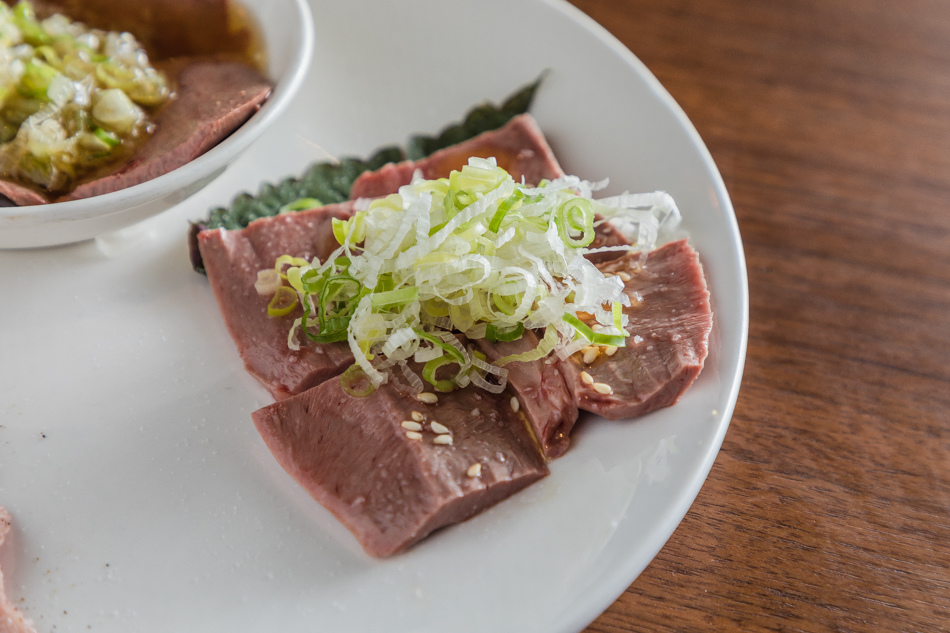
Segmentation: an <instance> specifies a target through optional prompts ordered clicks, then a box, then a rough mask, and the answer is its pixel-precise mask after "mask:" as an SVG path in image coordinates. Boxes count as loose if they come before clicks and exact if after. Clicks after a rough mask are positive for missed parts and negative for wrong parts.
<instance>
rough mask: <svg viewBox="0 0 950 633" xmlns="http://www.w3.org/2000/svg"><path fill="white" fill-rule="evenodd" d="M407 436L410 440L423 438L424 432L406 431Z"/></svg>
mask: <svg viewBox="0 0 950 633" xmlns="http://www.w3.org/2000/svg"><path fill="white" fill-rule="evenodd" d="M406 437H408V438H409V439H410V440H421V439H422V433H416V432H415V431H406Z"/></svg>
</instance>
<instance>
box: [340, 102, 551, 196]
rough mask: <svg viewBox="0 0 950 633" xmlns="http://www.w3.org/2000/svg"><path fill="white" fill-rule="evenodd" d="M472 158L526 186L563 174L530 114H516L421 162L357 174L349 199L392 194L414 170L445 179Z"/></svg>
mask: <svg viewBox="0 0 950 633" xmlns="http://www.w3.org/2000/svg"><path fill="white" fill-rule="evenodd" d="M472 156H477V157H479V158H491V157H494V158H495V159H496V160H497V161H498V166H499V167H501V168H502V169H504V170H505V171H507V172H508V173H509V174H511V176H512V178H514V179H515V181H516V182H520V181H521V179H522V178H524V181H525V182H526V183H528V184H532V185H536V184H538V183H539V182H540V181H541V180H543V179H545V178H547V179H553V178H559V177H561V176H563V175H564V171H563V170H562V169H561V166H560V165H559V164H558V162H557V159H556V158H555V157H554V152H552V151H551V147H550V146H549V145H548V142H547V140H545V138H544V135H543V134H542V133H541V130H540V128H538V124H537V123H536V122H535V120H534V118H533V117H532V116H531V115H530V114H519V115H518V116H516V117H513V118H512V119H511V120H510V121H509V122H508V123H506V124H505V125H503V126H502V127H500V128H498V129H497V130H491V131H489V132H482V133H481V134H479V135H478V136H476V137H474V138H471V139H469V140H467V141H463V142H462V143H459V144H457V145H452V146H451V147H446V148H445V149H442V150H439V151H437V152H435V153H433V154H432V155H431V156H427V157H426V158H423V159H422V160H418V161H414V162H413V161H403V162H401V163H389V164H387V165H384V166H383V167H381V168H380V169H377V170H376V171H371V172H365V173H363V174H360V176H359V177H358V178H357V179H356V181H354V182H353V186H352V187H351V188H350V199H352V200H355V199H357V198H377V197H379V196H385V195H388V194H390V193H396V192H397V191H398V190H399V188H400V187H401V186H403V185H408V184H409V183H410V182H411V181H412V175H413V173H414V172H415V170H417V169H418V170H419V171H421V172H422V176H423V178H426V179H427V180H431V179H434V178H445V177H447V176H448V175H449V174H450V173H451V172H452V171H453V170H460V169H462V167H463V166H465V165H467V164H468V159H469V158H471V157H472Z"/></svg>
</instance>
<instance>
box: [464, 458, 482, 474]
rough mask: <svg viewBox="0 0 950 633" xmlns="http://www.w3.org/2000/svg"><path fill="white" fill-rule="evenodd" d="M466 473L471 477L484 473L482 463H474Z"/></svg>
mask: <svg viewBox="0 0 950 633" xmlns="http://www.w3.org/2000/svg"><path fill="white" fill-rule="evenodd" d="M465 474H466V475H468V476H469V477H478V476H479V475H481V474H482V465H481V464H479V463H478V462H475V463H474V464H472V465H471V466H469V467H468V470H466V471H465Z"/></svg>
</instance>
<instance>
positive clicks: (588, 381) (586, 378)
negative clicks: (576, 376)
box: [581, 371, 594, 385]
mask: <svg viewBox="0 0 950 633" xmlns="http://www.w3.org/2000/svg"><path fill="white" fill-rule="evenodd" d="M581 382H583V383H584V384H585V385H592V384H594V377H593V376H591V375H590V374H588V373H587V372H586V371H582V372H581Z"/></svg>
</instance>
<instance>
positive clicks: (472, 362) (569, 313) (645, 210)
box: [277, 158, 680, 391]
mask: <svg viewBox="0 0 950 633" xmlns="http://www.w3.org/2000/svg"><path fill="white" fill-rule="evenodd" d="M603 185H604V183H596V184H595V183H590V182H587V181H584V180H581V179H580V178H577V177H575V176H566V177H563V178H559V179H557V180H554V181H551V182H547V183H545V184H544V185H543V186H539V187H529V186H526V185H523V184H520V183H516V182H515V181H514V180H513V179H512V178H511V176H510V175H509V174H508V173H507V172H505V171H504V170H503V169H501V168H500V167H498V166H497V164H496V162H495V160H494V159H482V158H470V159H469V161H468V165H467V166H465V167H463V169H462V170H461V171H458V172H452V174H451V175H450V176H449V178H442V179H438V180H431V181H430V180H423V179H421V177H419V176H417V177H416V178H415V179H414V181H413V182H412V183H411V184H409V185H406V186H404V187H402V188H400V190H399V193H398V194H393V195H390V196H387V197H386V198H382V199H378V200H374V201H373V202H371V203H370V204H369V207H368V208H367V209H365V210H362V211H358V212H357V213H356V214H355V215H354V216H353V217H352V218H351V219H349V220H346V221H335V224H334V234H335V235H336V237H337V240H338V241H339V242H340V244H341V247H340V248H339V249H338V250H337V251H336V252H335V253H333V255H331V256H330V258H329V259H328V260H327V261H326V262H322V263H321V262H319V261H317V260H314V261H312V262H309V263H306V262H300V261H299V260H294V261H293V262H291V266H290V267H289V268H287V270H286V272H285V273H284V275H283V276H285V277H286V279H287V280H288V282H289V283H291V284H292V286H293V287H294V289H296V290H297V291H298V293H299V296H300V299H301V305H302V306H303V307H304V310H305V315H304V317H303V318H302V319H298V320H297V321H296V322H295V326H294V330H296V329H297V328H298V327H299V328H300V330H301V332H302V333H303V334H305V335H306V336H308V337H309V338H311V339H313V340H316V341H321V342H328V341H341V342H342V341H346V342H347V343H348V344H349V347H350V349H351V350H352V351H353V354H354V357H355V359H356V364H357V365H358V366H359V368H360V369H361V370H362V371H363V372H364V373H365V375H366V376H367V377H368V379H369V380H370V382H371V383H372V384H373V386H379V385H380V384H382V383H383V382H385V381H386V380H388V378H389V376H390V374H389V371H388V368H389V367H391V366H393V365H394V364H398V365H399V366H400V367H401V369H402V372H403V373H405V372H409V368H408V365H407V364H406V362H407V361H409V360H412V361H414V362H417V363H425V365H426V370H425V371H424V372H423V376H424V377H426V379H427V380H428V381H429V382H430V383H431V384H433V385H434V386H436V388H444V387H445V385H446V383H447V381H448V382H449V383H454V384H455V385H456V386H462V385H464V384H468V383H470V382H471V383H475V384H476V385H479V386H481V387H482V388H485V389H489V390H490V391H500V390H502V389H503V388H504V384H505V376H506V374H507V370H505V369H503V368H502V366H503V365H505V364H508V363H511V362H517V361H531V360H536V359H540V358H544V357H546V356H548V355H549V354H551V353H557V354H558V356H559V357H562V358H563V357H564V355H565V354H569V353H573V351H576V350H578V349H580V348H581V347H583V346H584V345H588V344H590V343H591V342H594V343H596V342H598V341H601V344H618V341H619V344H621V345H622V344H623V343H622V338H623V337H625V336H627V332H625V331H624V330H623V327H622V326H624V325H625V320H624V318H623V316H622V314H621V312H620V307H621V306H626V305H629V303H630V302H629V299H628V297H627V296H626V295H625V294H624V292H623V283H622V282H621V281H620V279H619V278H617V277H613V276H611V277H605V276H604V275H603V274H602V273H601V272H600V271H599V270H598V269H597V268H596V267H595V266H594V265H593V264H591V263H590V262H589V261H588V260H587V259H586V258H585V257H584V256H585V255H587V254H588V253H591V252H599V251H603V250H606V249H604V248H596V249H591V248H589V246H590V244H591V242H592V241H593V239H594V236H595V234H594V231H595V222H594V220H595V214H596V215H599V216H601V217H603V218H605V219H606V221H610V222H612V223H613V225H614V226H615V227H617V228H618V230H621V231H622V232H623V233H624V235H626V236H627V238H628V239H630V241H631V243H632V244H631V246H623V247H609V248H610V249H611V250H638V251H649V250H652V249H653V248H654V247H655V246H656V244H657V243H658V241H660V240H662V239H665V238H667V237H669V235H670V233H671V232H672V231H673V230H675V228H676V225H677V224H678V222H679V217H680V216H679V211H678V209H677V208H676V204H675V203H674V202H673V199H672V198H671V197H670V196H669V195H667V194H665V193H662V192H657V193H651V194H638V195H629V194H624V195H621V196H614V197H611V198H604V199H601V200H595V199H594V198H593V197H592V194H593V192H594V191H595V190H597V189H599V188H601V187H603ZM291 259H292V258H288V257H284V258H282V260H281V261H282V263H283V264H286V263H287V262H288V261H289V260H291ZM277 267H278V269H279V268H280V267H281V263H278V266H277ZM579 313H585V314H587V315H592V316H593V325H592V327H590V326H588V325H587V324H585V323H582V322H581V321H580V320H579V319H578V318H577V315H578V314H579ZM525 328H527V329H531V330H537V331H539V332H540V331H542V330H543V334H541V339H540V344H539V345H538V346H537V347H536V348H535V349H533V350H528V351H525V352H522V353H520V354H514V355H511V356H508V357H505V358H502V359H499V360H498V361H497V362H496V363H495V364H494V365H491V364H489V363H487V362H485V361H484V359H483V358H481V357H479V355H477V354H475V353H470V351H469V350H467V349H466V348H465V346H464V345H463V344H462V343H461V342H460V341H459V340H458V338H457V337H456V336H455V335H454V334H453V332H456V333H461V334H464V335H465V336H466V337H467V338H468V339H478V338H486V337H487V338H489V339H490V340H513V339H514V338H517V337H520V336H521V333H522V332H523V331H524V329H525ZM492 337H495V338H492ZM298 338H299V339H301V340H302V338H303V337H302V336H300V335H297V336H294V335H293V334H292V336H291V338H290V341H291V345H294V344H296V341H297V339H298ZM603 341H609V342H608V343H603ZM448 365H454V366H455V367H457V370H455V372H454V376H452V377H450V378H448V379H446V378H445V377H444V376H443V377H441V378H440V379H436V378H435V377H434V376H435V373H436V370H438V369H439V368H440V367H442V366H448ZM444 373H445V372H444V370H443V374H444ZM409 382H410V384H411V386H412V387H413V388H414V389H416V390H419V389H421V386H422V383H421V381H417V380H411V379H410V380H409Z"/></svg>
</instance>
